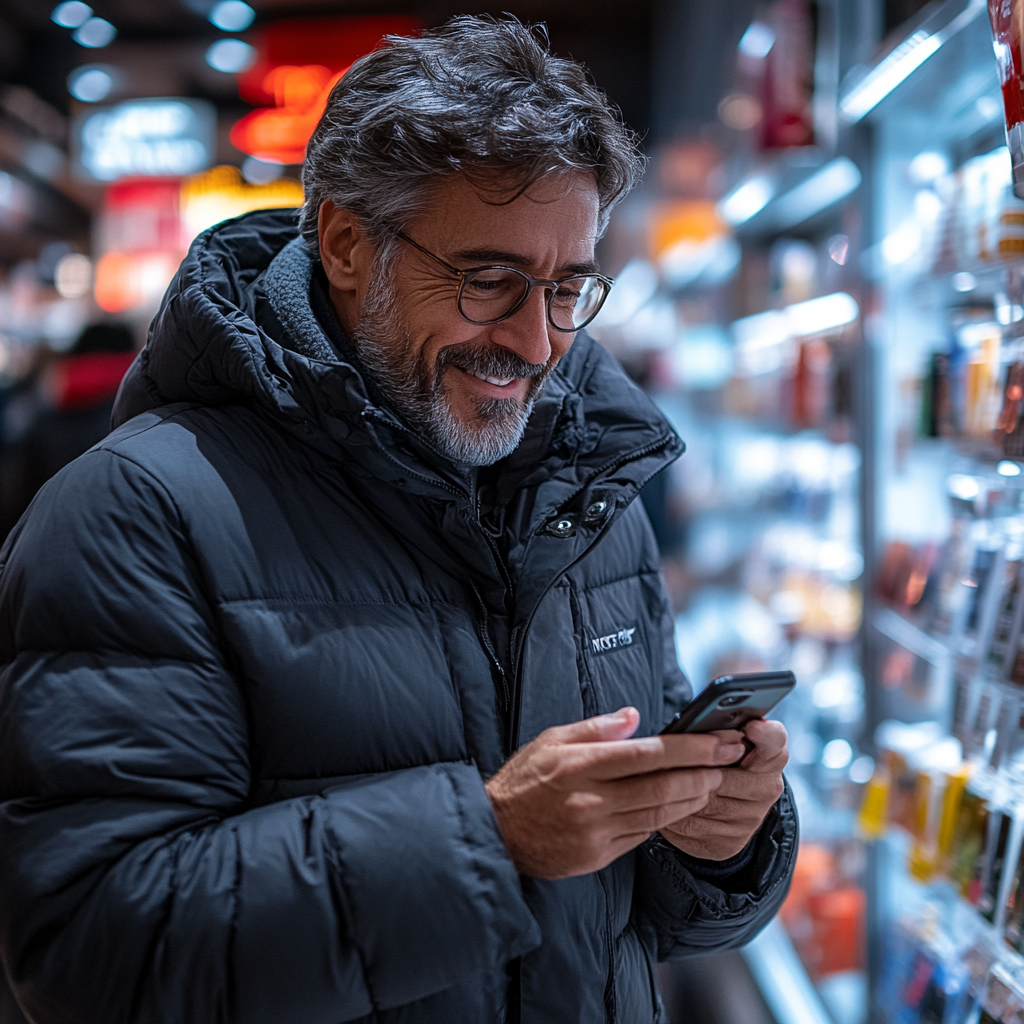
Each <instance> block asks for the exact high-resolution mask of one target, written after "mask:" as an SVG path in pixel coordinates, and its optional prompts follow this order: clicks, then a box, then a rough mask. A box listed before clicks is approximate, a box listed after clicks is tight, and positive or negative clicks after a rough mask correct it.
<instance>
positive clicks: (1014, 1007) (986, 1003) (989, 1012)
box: [978, 964, 1024, 1024]
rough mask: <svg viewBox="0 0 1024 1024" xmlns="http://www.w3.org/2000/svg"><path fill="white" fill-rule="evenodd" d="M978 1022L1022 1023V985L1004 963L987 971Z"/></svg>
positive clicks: (985, 1023) (1023, 1022)
mask: <svg viewBox="0 0 1024 1024" xmlns="http://www.w3.org/2000/svg"><path fill="white" fill-rule="evenodd" d="M978 1024H1024V986H1022V985H1021V979H1020V978H1019V977H1018V976H1016V974H1015V972H1014V971H1012V969H1010V968H1009V967H1007V966H1006V965H1005V964H995V965H993V967H992V970H991V971H990V972H989V976H988V981H987V982H986V984H985V992H984V994H983V996H982V999H981V1016H980V1017H979V1019H978Z"/></svg>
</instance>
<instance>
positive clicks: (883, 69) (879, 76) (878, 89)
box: [839, 0, 986, 124]
mask: <svg viewBox="0 0 1024 1024" xmlns="http://www.w3.org/2000/svg"><path fill="white" fill-rule="evenodd" d="M985 9H986V3H985V0H968V3H967V5H966V6H965V7H964V8H963V9H962V10H961V11H959V12H958V13H957V15H956V16H955V17H954V18H953V19H952V20H951V21H949V22H947V23H946V24H945V25H944V26H943V27H942V28H940V29H938V30H936V31H934V32H927V31H925V30H924V29H918V30H917V31H916V32H914V33H913V34H912V35H910V36H908V37H907V38H906V39H904V40H903V42H902V43H900V44H899V46H897V47H896V48H895V49H894V50H892V51H891V52H890V53H888V54H886V56H885V57H883V58H882V60H880V61H879V62H878V63H877V64H876V65H875V66H874V67H873V68H872V69H871V70H870V71H868V73H867V74H866V75H864V77H863V78H861V79H860V80H859V81H857V82H856V83H855V84H854V85H853V86H852V88H850V89H848V90H846V92H845V93H844V94H843V96H842V97H841V98H840V100H839V109H840V111H841V113H842V115H843V117H844V118H845V119H846V121H847V122H848V123H850V124H852V123H854V122H856V121H859V120H860V119H861V118H862V117H864V116H865V115H866V114H868V113H870V112H871V111H872V110H874V109H875V107H877V106H878V104H879V103H881V102H882V100H884V99H885V97H886V96H888V95H889V93H891V92H892V91H893V89H895V88H896V87H897V86H898V85H899V84H900V83H901V82H903V81H905V80H906V79H907V78H909V77H910V75H912V74H913V73H914V72H915V71H916V70H917V69H918V68H919V67H920V66H921V65H922V64H923V63H924V62H925V61H926V60H927V59H928V58H929V57H930V56H931V55H932V54H933V53H935V52H936V51H937V50H938V49H939V47H941V46H942V45H943V44H944V43H946V42H948V41H949V40H950V39H952V38H953V36H955V35H956V34H957V32H959V31H960V29H962V28H964V27H965V26H966V25H969V24H970V23H971V22H972V21H974V19H975V18H976V17H978V15H980V14H981V13H982V11H984V10H985Z"/></svg>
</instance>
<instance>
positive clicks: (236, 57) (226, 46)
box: [206, 39, 256, 75]
mask: <svg viewBox="0 0 1024 1024" xmlns="http://www.w3.org/2000/svg"><path fill="white" fill-rule="evenodd" d="M255 60H256V50H255V48H254V47H252V46H250V45H249V44H248V43H243V42H242V40H241V39H221V40H220V41H219V42H217V43H214V44H213V46H211V47H210V48H209V49H208V50H207V51H206V63H207V64H209V65H210V67H211V68H213V69H214V71H223V72H224V73H225V74H229V75H233V74H237V73H238V72H240V71H245V70H246V69H247V68H250V67H252V64H253V62H254V61H255Z"/></svg>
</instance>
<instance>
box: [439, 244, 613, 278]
mask: <svg viewBox="0 0 1024 1024" xmlns="http://www.w3.org/2000/svg"><path fill="white" fill-rule="evenodd" d="M451 258H452V262H453V263H454V264H456V265H457V264H459V263H463V264H465V266H462V267H459V269H460V270H464V269H468V268H469V267H471V266H474V267H480V266H488V265H491V264H495V263H497V264H500V265H502V266H507V267H526V266H529V264H530V260H529V259H528V258H527V257H526V256H524V255H523V254H522V253H518V252H505V251H504V250H503V249H459V250H458V251H456V252H453V253H452V257H451ZM599 270H600V268H599V267H598V265H597V263H596V262H595V261H594V260H584V261H583V262H582V263H569V264H567V265H566V266H564V267H559V277H561V276H562V275H563V274H596V273H598V272H599Z"/></svg>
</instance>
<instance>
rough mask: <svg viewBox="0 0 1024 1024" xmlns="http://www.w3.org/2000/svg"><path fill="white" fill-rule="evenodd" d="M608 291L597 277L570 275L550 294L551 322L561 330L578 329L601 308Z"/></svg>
mask: <svg viewBox="0 0 1024 1024" xmlns="http://www.w3.org/2000/svg"><path fill="white" fill-rule="evenodd" d="M607 293H608V289H607V287H606V285H605V283H604V282H603V281H602V280H601V279H600V278H597V277H570V278H569V279H568V280H567V281H563V282H562V283H561V284H560V285H559V286H558V287H557V288H556V289H555V291H554V293H553V294H552V296H551V306H550V308H551V322H552V323H553V324H554V325H555V326H556V327H558V328H559V329H560V330H563V331H578V330H579V329H580V328H581V327H583V326H585V325H586V324H587V323H589V322H590V321H591V320H592V319H593V317H594V316H595V315H596V313H597V311H598V310H599V309H600V308H601V303H602V302H604V297H605V295H606V294H607Z"/></svg>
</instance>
